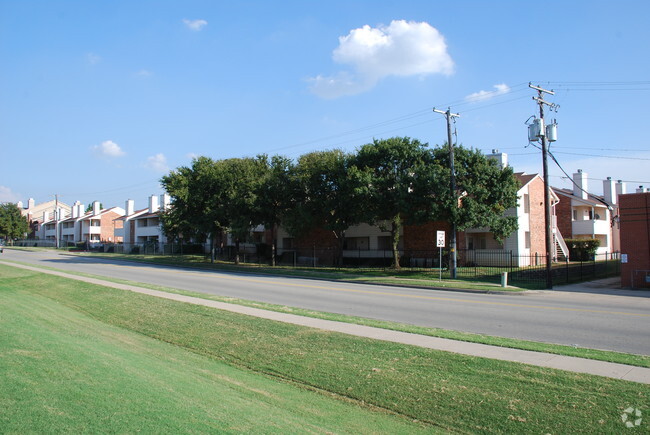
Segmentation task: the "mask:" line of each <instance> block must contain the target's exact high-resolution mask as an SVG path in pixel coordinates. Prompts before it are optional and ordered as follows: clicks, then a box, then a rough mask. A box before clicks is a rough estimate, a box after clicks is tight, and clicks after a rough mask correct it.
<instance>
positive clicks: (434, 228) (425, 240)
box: [402, 221, 465, 251]
mask: <svg viewBox="0 0 650 435" xmlns="http://www.w3.org/2000/svg"><path fill="white" fill-rule="evenodd" d="M438 231H444V232H445V247H447V248H448V247H449V241H450V239H451V237H450V234H451V225H449V222H444V221H434V222H427V223H426V224H424V225H404V235H403V236H402V239H403V244H404V251H432V250H436V249H438V248H437V247H436V236H437V232H438ZM464 247H465V233H464V232H456V249H457V250H458V249H463V248H464Z"/></svg>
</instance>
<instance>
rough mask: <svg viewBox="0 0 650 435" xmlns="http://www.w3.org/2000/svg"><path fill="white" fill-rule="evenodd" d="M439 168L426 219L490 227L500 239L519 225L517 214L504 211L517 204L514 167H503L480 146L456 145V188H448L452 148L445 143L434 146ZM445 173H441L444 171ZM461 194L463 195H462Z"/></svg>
mask: <svg viewBox="0 0 650 435" xmlns="http://www.w3.org/2000/svg"><path fill="white" fill-rule="evenodd" d="M431 154H432V155H433V159H434V161H435V162H436V166H437V169H436V170H435V173H437V174H439V175H438V176H437V177H435V181H433V182H432V183H431V186H430V188H431V192H435V194H434V198H435V200H434V201H432V202H431V207H430V208H429V209H428V210H426V211H427V214H428V217H427V216H424V218H425V219H438V220H445V221H447V222H455V223H456V227H457V229H458V230H459V231H463V230H466V229H468V228H478V227H488V228H489V229H490V231H491V232H492V233H493V235H494V238H495V239H496V240H497V241H498V242H503V240H504V239H505V238H506V237H508V236H509V235H510V234H511V233H512V232H513V231H515V230H516V229H517V218H516V217H514V216H506V215H505V211H506V210H508V209H510V208H514V207H516V206H517V191H518V190H519V188H520V186H519V182H518V181H517V179H516V178H515V176H514V174H513V171H512V168H511V167H506V168H503V169H502V168H501V167H500V166H499V164H498V163H497V162H496V161H495V160H493V159H489V158H487V157H486V156H485V155H484V154H482V153H481V152H480V151H478V150H470V149H467V148H464V147H462V146H457V147H455V148H454V166H455V170H456V189H457V190H456V192H455V193H454V195H453V196H452V194H451V192H450V190H449V174H450V169H449V150H448V147H447V146H446V145H445V146H443V147H437V148H435V149H433V150H431ZM443 174H444V175H445V176H442V175H443ZM461 197H462V198H461Z"/></svg>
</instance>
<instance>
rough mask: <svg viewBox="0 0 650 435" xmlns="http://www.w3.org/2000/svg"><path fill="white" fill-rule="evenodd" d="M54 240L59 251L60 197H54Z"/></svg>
mask: <svg viewBox="0 0 650 435" xmlns="http://www.w3.org/2000/svg"><path fill="white" fill-rule="evenodd" d="M54 240H55V242H54V243H55V246H56V249H59V195H58V194H55V195H54Z"/></svg>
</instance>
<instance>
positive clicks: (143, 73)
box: [135, 69, 153, 78]
mask: <svg viewBox="0 0 650 435" xmlns="http://www.w3.org/2000/svg"><path fill="white" fill-rule="evenodd" d="M135 75H136V77H142V78H147V77H151V76H152V75H153V73H152V72H151V71H149V70H147V69H141V70H140V71H138V72H137V73H135Z"/></svg>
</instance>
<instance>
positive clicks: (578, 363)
mask: <svg viewBox="0 0 650 435" xmlns="http://www.w3.org/2000/svg"><path fill="white" fill-rule="evenodd" d="M3 263H4V264H6V265H9V266H14V267H19V268H23V269H27V270H32V271H36V272H41V273H47V274H51V275H56V276H60V277H64V278H69V279H75V280H78V281H84V282H87V283H90V284H97V285H102V286H105V287H112V288H117V289H121V290H128V291H132V292H137V293H142V294H146V295H151V296H155V297H159V298H164V299H171V300H175V301H179V302H186V303H190V304H196V305H203V306H206V307H212V308H216V309H219V310H225V311H230V312H234V313H239V314H245V315H249V316H254V317H259V318H263V319H269V320H275V321H278V322H285V323H292V324H295V325H301V326H307V327H310V328H318V329H322V330H326V331H335V332H340V333H343V334H349V335H355V336H359V337H367V338H372V339H376V340H384V341H391V342H395V343H403V344H408V345H413V346H420V347H424V348H429V349H436V350H443V351H447V352H454V353H458V354H462V355H470V356H477V357H482V358H492V359H498V360H504V361H513V362H518V363H524V364H530V365H535V366H539V367H548V368H553V369H559V370H566V371H571V372H576V373H586V374H591V375H598V376H605V377H609V378H615V379H622V380H626V381H632V382H639V383H644V384H650V368H643V367H635V366H629V365H625V364H617V363H610V362H604V361H596V360H591V359H584V358H576V357H569V356H562V355H555V354H550V353H543V352H532V351H527V350H518V349H510V348H505V347H499V346H489V345H485V344H478V343H469V342H465V341H456V340H449V339H445V338H438V337H430V336H426V335H418V334H411V333H407V332H399V331H391V330H388V329H381V328H373V327H370V326H363V325H355V324H351V323H343V322H336V321H332V320H322V319H315V318H312V317H303V316H298V315H295V314H286V313H278V312H275V311H267V310H262V309H259V308H251V307H245V306H242V305H235V304H228V303H224V302H217V301H211V300H207V299H201V298H197V297H191V296H184V295H178V294H174V293H166V292H162V291H157V290H150V289H147V288H143V287H137V286H131V285H125V284H117V283H113V282H110V281H104V280H100V279H95V278H86V277H82V276H77V275H72V274H68V273H64V272H58V271H52V270H47V269H39V268H37V267H32V266H26V265H22V264H15V263H9V262H3Z"/></svg>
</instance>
